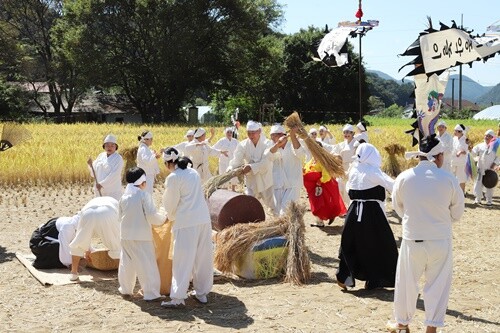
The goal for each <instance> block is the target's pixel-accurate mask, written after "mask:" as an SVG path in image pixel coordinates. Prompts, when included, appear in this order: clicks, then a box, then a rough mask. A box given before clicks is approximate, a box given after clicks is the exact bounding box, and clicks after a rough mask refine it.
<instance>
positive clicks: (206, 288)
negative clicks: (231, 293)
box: [170, 223, 214, 300]
mask: <svg viewBox="0 0 500 333" xmlns="http://www.w3.org/2000/svg"><path fill="white" fill-rule="evenodd" d="M172 234H173V242H174V244H173V253H172V287H171V288H170V298H172V299H178V300H184V299H186V298H187V297H188V296H187V292H188V288H189V281H190V280H191V277H192V278H193V288H194V290H195V292H196V294H197V295H206V294H208V293H209V292H210V291H211V290H212V286H213V282H214V258H213V257H214V255H213V245H212V225H211V224H210V223H207V224H202V225H197V226H194V227H187V228H180V229H174V230H173V231H172Z"/></svg>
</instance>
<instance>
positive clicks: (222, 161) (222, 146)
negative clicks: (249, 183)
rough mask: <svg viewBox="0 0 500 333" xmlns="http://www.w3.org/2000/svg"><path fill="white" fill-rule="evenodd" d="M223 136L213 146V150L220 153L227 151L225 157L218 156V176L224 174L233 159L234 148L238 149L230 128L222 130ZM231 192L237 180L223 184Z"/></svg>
mask: <svg viewBox="0 0 500 333" xmlns="http://www.w3.org/2000/svg"><path fill="white" fill-rule="evenodd" d="M224 134H225V136H224V137H223V138H221V139H220V140H219V141H217V142H216V143H215V145H214V146H213V148H214V149H217V150H220V151H227V156H226V155H224V154H220V155H219V175H222V174H224V173H225V172H226V170H227V168H228V167H229V161H231V160H232V159H233V157H234V151H235V150H236V147H238V143H239V141H238V140H236V139H235V138H234V135H233V129H232V128H231V127H227V128H226V129H225V130H224ZM225 185H226V186H228V188H230V189H231V190H232V191H234V190H235V189H236V185H238V178H237V177H234V178H233V179H231V180H230V181H229V182H227V183H226V184H225Z"/></svg>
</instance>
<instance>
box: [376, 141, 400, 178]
mask: <svg viewBox="0 0 500 333" xmlns="http://www.w3.org/2000/svg"><path fill="white" fill-rule="evenodd" d="M384 149H385V151H386V152H387V155H388V157H387V158H385V159H384V163H383V165H382V171H384V172H385V173H386V174H388V175H389V176H391V177H397V176H398V175H399V174H400V173H401V165H400V163H399V161H398V156H403V155H404V153H405V151H406V149H405V147H403V146H401V145H400V144H397V143H395V144H391V145H388V146H385V147H384Z"/></svg>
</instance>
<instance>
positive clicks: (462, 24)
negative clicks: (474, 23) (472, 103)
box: [458, 14, 464, 111]
mask: <svg viewBox="0 0 500 333" xmlns="http://www.w3.org/2000/svg"><path fill="white" fill-rule="evenodd" d="M460 28H461V29H463V28H464V14H462V18H461V21H460ZM458 74H459V80H458V111H462V65H460V66H459V73H458Z"/></svg>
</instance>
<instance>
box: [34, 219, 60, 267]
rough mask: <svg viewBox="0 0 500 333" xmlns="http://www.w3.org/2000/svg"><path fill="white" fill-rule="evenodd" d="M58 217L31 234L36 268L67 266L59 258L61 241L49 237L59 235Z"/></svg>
mask: <svg viewBox="0 0 500 333" xmlns="http://www.w3.org/2000/svg"><path fill="white" fill-rule="evenodd" d="M57 219H58V218H57V217H54V218H52V219H50V220H49V221H48V222H47V223H45V224H43V225H42V226H40V227H38V228H36V229H35V231H33V234H32V235H31V238H30V249H31V252H33V254H34V255H35V257H36V258H35V261H34V262H33V267H35V268H39V269H43V268H64V267H66V266H64V265H63V264H62V263H61V261H60V260H59V242H58V241H55V240H51V239H47V237H50V238H53V239H57V237H58V236H59V231H57V228H56V220H57Z"/></svg>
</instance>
